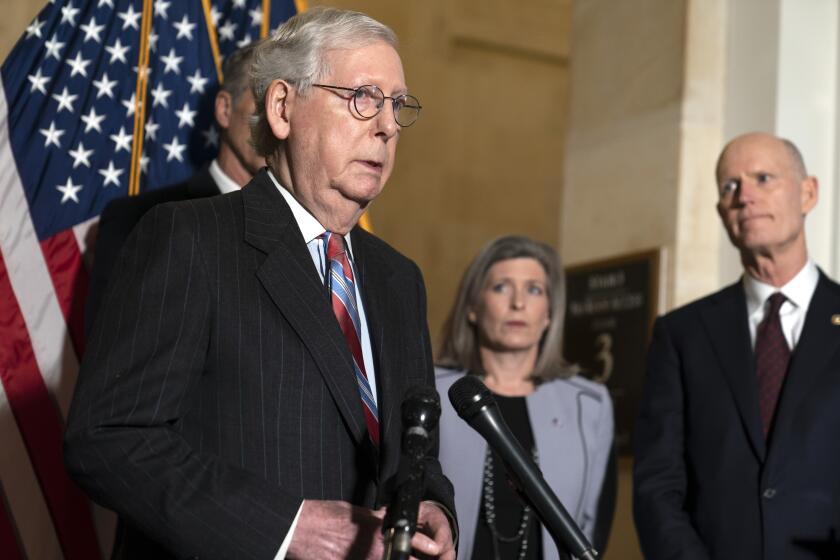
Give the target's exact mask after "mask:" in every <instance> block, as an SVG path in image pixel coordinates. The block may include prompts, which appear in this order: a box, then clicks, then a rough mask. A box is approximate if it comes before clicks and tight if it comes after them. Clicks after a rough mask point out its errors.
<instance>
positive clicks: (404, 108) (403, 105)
mask: <svg viewBox="0 0 840 560" xmlns="http://www.w3.org/2000/svg"><path fill="white" fill-rule="evenodd" d="M419 116H420V102H419V101H418V100H417V98H416V97H414V96H413V95H400V96H399V97H397V98H395V99H394V118H396V119H397V124H399V125H400V126H411V125H413V124H414V121H416V120H417V117H419Z"/></svg>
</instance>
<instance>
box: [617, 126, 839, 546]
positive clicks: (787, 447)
mask: <svg viewBox="0 0 840 560" xmlns="http://www.w3.org/2000/svg"><path fill="white" fill-rule="evenodd" d="M717 185H718V192H719V201H718V212H719V214H720V217H721V219H722V221H723V225H724V228H725V229H726V231H727V233H728V234H729V239H730V240H731V242H732V244H733V245H734V246H735V247H736V248H737V249H738V251H739V252H740V255H741V262H742V264H743V267H744V274H743V277H742V278H741V280H740V281H738V282H737V283H735V284H733V285H731V286H729V287H727V288H724V289H723V290H721V291H720V292H717V293H715V294H712V295H710V296H708V297H705V298H703V299H701V300H699V301H696V302H694V303H691V304H689V305H687V306H685V307H683V308H681V309H677V310H676V311H673V312H671V313H669V314H667V315H665V316H664V317H661V318H659V319H658V320H657V322H656V325H655V327H654V334H653V341H652V344H651V348H650V354H649V363H648V378H647V383H646V388H645V396H644V399H643V404H642V410H641V414H640V418H639V422H638V424H637V433H636V458H635V472H634V481H635V488H634V492H635V495H634V510H635V519H636V527H637V529H638V533H639V539H640V542H641V545H642V549H643V552H644V554H645V558H649V559H652V560H656V559H665V558H668V559H674V560H676V559H697V560H700V559H716V560H717V559H722V560H725V559H739V560H740V559H746V558H749V559H757V560H758V559H765V560H806V559H816V558H839V557H840V551H838V548H837V543H838V535H840V445H838V444H837V438H838V434H840V324H838V323H840V286H838V285H837V284H836V283H834V282H832V281H831V280H829V279H828V278H827V277H826V276H825V274H824V273H823V272H822V271H820V270H819V269H818V268H817V266H816V265H815V264H814V262H813V261H812V260H811V259H810V258H809V257H808V250H807V246H806V242H805V217H806V216H807V214H808V213H809V212H810V211H811V210H812V209H813V208H814V206H815V205H816V204H817V191H818V188H817V187H818V184H817V179H816V178H814V177H812V176H809V175H808V174H807V172H806V170H805V165H804V163H803V160H802V156H801V154H800V152H799V150H798V149H797V148H796V147H795V146H794V145H793V144H792V143H791V142H789V141H787V140H784V139H781V138H777V137H774V136H771V135H769V134H760V133H752V134H746V135H743V136H739V137H737V138H735V139H734V140H732V141H731V142H730V143H729V144H727V146H726V147H725V148H724V150H723V152H722V153H721V155H720V158H719V160H718V164H717Z"/></svg>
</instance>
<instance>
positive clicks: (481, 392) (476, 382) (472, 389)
mask: <svg viewBox="0 0 840 560" xmlns="http://www.w3.org/2000/svg"><path fill="white" fill-rule="evenodd" d="M449 402H451V403H452V407H453V408H454V409H455V412H457V413H458V416H460V417H461V418H463V419H464V420H467V421H469V419H470V418H472V417H473V416H474V415H475V414H476V413H477V412H478V411H479V410H481V409H482V408H484V407H487V406H496V399H494V398H493V394H492V393H491V392H490V389H488V388H487V385H485V384H484V382H483V381H481V379H479V378H478V377H476V376H475V375H470V374H467V375H464V376H463V377H461V379H459V380H458V381H456V382H455V383H453V384H452V386H451V387H450V388H449Z"/></svg>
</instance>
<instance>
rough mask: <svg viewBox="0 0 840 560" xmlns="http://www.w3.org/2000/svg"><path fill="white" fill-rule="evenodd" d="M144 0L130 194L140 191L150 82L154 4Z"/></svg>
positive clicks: (152, 1)
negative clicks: (147, 96) (141, 160)
mask: <svg viewBox="0 0 840 560" xmlns="http://www.w3.org/2000/svg"><path fill="white" fill-rule="evenodd" d="M153 3H154V0H143V19H142V22H141V24H140V54H139V56H138V60H137V87H136V88H135V91H134V99H135V102H134V139H133V140H132V145H131V170H130V173H129V179H128V196H136V195H138V194H139V193H140V171H141V169H140V159H141V158H142V157H143V123H144V122H146V118H145V117H146V91H147V90H148V84H149V35H151V28H152V4H153Z"/></svg>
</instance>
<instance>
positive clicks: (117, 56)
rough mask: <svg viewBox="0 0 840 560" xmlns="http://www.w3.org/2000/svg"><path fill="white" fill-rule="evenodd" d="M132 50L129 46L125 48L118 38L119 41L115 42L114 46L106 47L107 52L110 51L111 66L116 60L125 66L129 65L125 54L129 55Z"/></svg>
mask: <svg viewBox="0 0 840 560" xmlns="http://www.w3.org/2000/svg"><path fill="white" fill-rule="evenodd" d="M130 48H131V47H130V46H128V45H125V46H123V44H122V43H121V42H120V38H119V37H117V40H116V41H114V46H112V47H105V50H106V51H108V54H110V55H111V60H110V63H111V64H113V63H114V60H119V61H120V62H122V63H123V64H128V60H126V58H125V53H127V52H128V50H129V49H130Z"/></svg>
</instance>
